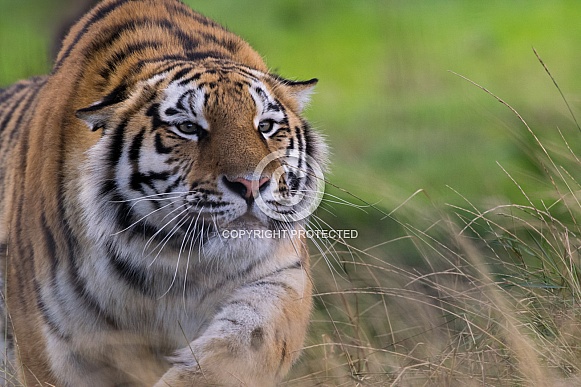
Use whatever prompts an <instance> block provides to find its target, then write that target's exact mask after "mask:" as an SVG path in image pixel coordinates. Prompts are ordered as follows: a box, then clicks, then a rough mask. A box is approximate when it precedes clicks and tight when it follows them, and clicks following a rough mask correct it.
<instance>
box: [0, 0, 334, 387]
mask: <svg viewBox="0 0 581 387" xmlns="http://www.w3.org/2000/svg"><path fill="white" fill-rule="evenodd" d="M314 83H315V81H314V80H311V81H307V82H292V81H289V80H286V79H283V78H281V77H279V76H277V75H274V74H270V73H269V71H268V68H267V67H266V65H265V64H264V62H263V61H262V59H261V58H260V56H259V55H258V54H257V53H256V52H255V51H254V50H253V49H252V48H251V47H250V46H249V45H248V44H247V43H246V42H244V41H243V40H242V39H241V38H239V37H238V36H236V35H234V34H232V33H230V32H228V31H226V30H224V29H223V28H222V27H220V26H219V25H217V24H216V23H215V22H213V21H211V20H209V19H207V18H205V17H204V16H202V15H199V14H197V13H195V12H193V11H191V10H190V9H189V8H187V7H186V6H185V5H183V4H182V3H180V2H178V1H176V0H162V1H153V0H105V1H103V2H101V3H100V4H99V5H98V6H97V7H95V8H94V9H93V10H92V11H90V12H89V13H88V14H87V15H86V16H84V17H83V18H82V19H81V20H80V21H79V22H78V23H77V24H76V25H75V26H73V28H72V29H71V31H70V32H69V34H68V35H67V37H66V38H65V40H64V42H63V46H62V49H61V51H60V53H59V55H58V57H57V59H56V62H55V65H54V68H53V71H52V72H51V74H50V75H48V76H46V77H39V78H34V79H31V80H28V81H21V82H19V83H17V84H15V85H13V86H11V87H9V88H7V89H5V90H3V91H2V92H1V93H0V161H1V163H0V181H1V182H2V183H3V184H2V187H3V195H2V202H1V203H0V245H1V246H4V248H3V249H0V250H2V258H3V260H4V261H3V262H2V265H1V267H2V269H1V270H3V271H5V272H4V273H3V274H4V276H3V277H4V280H5V284H4V289H5V292H4V298H5V300H6V308H7V310H6V314H7V318H6V321H7V322H8V325H7V326H6V327H5V332H6V335H5V336H6V337H7V338H8V339H9V340H8V343H6V345H7V346H8V352H9V356H8V358H7V359H5V361H6V363H7V364H8V366H9V372H10V373H14V374H15V375H16V378H17V379H18V381H19V382H20V383H23V384H26V385H45V384H46V383H50V384H54V385H62V386H85V385H86V386H109V385H111V386H113V385H119V384H124V385H136V386H141V385H153V384H155V383H158V384H156V385H168V384H169V385H172V386H180V385H183V386H186V385H187V386H189V385H203V384H219V385H239V384H247V385H256V386H261V385H272V384H274V383H276V382H277V381H278V380H280V379H281V378H282V377H283V376H284V375H285V374H286V372H287V371H288V369H289V367H290V365H291V364H292V363H293V362H294V360H295V359H296V358H297V356H298V353H299V351H300V348H301V345H302V341H303V338H304V335H305V331H306V326H307V322H308V317H309V313H310V308H311V300H310V294H311V284H310V278H309V262H308V253H307V250H306V246H305V243H304V238H301V237H297V236H296V235H297V234H296V233H295V232H296V231H298V230H303V229H304V227H305V222H306V215H305V216H303V215H302V213H304V212H305V210H307V209H309V208H308V206H306V207H305V205H304V203H298V202H296V201H293V200H286V201H282V202H281V201H280V200H279V196H280V197H285V198H286V199H289V198H290V199H292V198H293V197H294V196H297V195H298V194H299V193H304V192H315V191H317V190H318V188H317V182H316V181H315V180H314V178H313V176H315V175H316V174H315V173H313V171H312V170H311V166H310V165H309V160H311V159H314V160H317V162H320V163H324V161H325V146H324V143H323V142H322V140H321V139H320V138H319V136H318V135H317V134H316V133H315V132H313V131H312V129H310V127H309V125H308V123H307V122H306V121H305V120H304V119H303V118H302V117H301V116H300V114H301V110H302V108H303V107H304V105H305V104H306V102H307V100H308V94H309V93H310V90H311V89H312V87H313V85H314ZM272 154H277V155H279V156H278V157H277V158H276V159H275V160H274V161H273V162H272V163H267V164H266V165H264V166H262V167H261V168H262V169H260V170H259V171H258V172H257V170H258V168H259V167H260V166H261V165H262V161H263V160H264V159H268V158H269V157H270V155H272ZM278 170H283V171H284V172H283V174H282V175H280V173H278V172H277V171H278ZM277 195H278V196H277ZM259 199H260V200H259ZM261 203H262V204H261ZM289 203H290V204H289ZM261 206H266V209H265V207H261ZM233 230H236V231H239V230H242V231H244V230H245V231H261V232H269V233H268V235H272V234H273V233H274V234H275V235H277V236H276V237H274V238H272V237H269V238H259V239H255V238H254V239H245V240H244V239H232V238H231V239H228V238H224V235H226V234H225V232H230V231H233ZM281 231H285V232H288V233H287V234H284V235H283V236H282V237H281V236H280V235H281V234H280V232H281Z"/></svg>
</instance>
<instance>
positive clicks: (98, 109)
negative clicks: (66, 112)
mask: <svg viewBox="0 0 581 387" xmlns="http://www.w3.org/2000/svg"><path fill="white" fill-rule="evenodd" d="M124 100H125V85H121V86H118V87H117V88H115V90H113V91H112V92H111V93H109V94H108V95H107V96H105V97H104V98H103V99H101V100H99V101H97V102H95V103H93V104H91V105H90V106H88V107H86V108H83V109H79V110H77V111H76V113H75V115H76V116H77V118H80V119H81V120H83V121H85V123H86V124H87V125H88V126H89V128H90V129H91V130H92V131H93V132H94V131H95V130H98V129H102V128H104V127H105V125H106V124H107V122H108V121H109V120H110V119H111V117H112V116H113V113H115V108H116V105H117V104H118V103H120V102H123V101H124Z"/></svg>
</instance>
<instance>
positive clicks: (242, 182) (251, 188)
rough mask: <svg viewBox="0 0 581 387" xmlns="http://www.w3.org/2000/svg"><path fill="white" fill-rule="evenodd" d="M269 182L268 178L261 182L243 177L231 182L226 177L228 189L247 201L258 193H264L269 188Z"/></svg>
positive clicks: (262, 179) (225, 182)
mask: <svg viewBox="0 0 581 387" xmlns="http://www.w3.org/2000/svg"><path fill="white" fill-rule="evenodd" d="M269 181H270V178H268V177H263V178H261V179H260V180H248V179H245V178H243V177H238V178H236V179H232V180H230V179H228V178H227V177H224V184H226V187H228V188H229V189H230V190H231V191H233V192H235V193H237V194H238V195H240V196H242V198H244V199H246V200H247V201H248V200H250V199H251V198H253V197H254V196H256V195H257V194H258V192H262V191H263V190H264V189H265V188H266V187H267V186H268V182H269Z"/></svg>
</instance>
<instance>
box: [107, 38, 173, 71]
mask: <svg viewBox="0 0 581 387" xmlns="http://www.w3.org/2000/svg"><path fill="white" fill-rule="evenodd" d="M161 46H162V43H161V42H159V41H150V40H146V41H142V42H139V43H134V44H130V45H127V46H123V48H122V50H120V51H115V52H114V53H112V54H111V55H110V58H109V60H107V62H105V64H104V65H103V68H102V69H101V70H100V71H99V75H101V76H102V77H103V78H105V79H106V80H108V79H109V77H110V76H111V73H113V72H114V71H115V70H116V69H117V67H118V66H119V65H120V64H121V63H123V62H124V61H125V60H126V59H127V58H128V57H129V58H135V55H136V53H137V52H139V51H144V50H146V49H148V48H152V49H155V50H157V49H159V48H160V47H161Z"/></svg>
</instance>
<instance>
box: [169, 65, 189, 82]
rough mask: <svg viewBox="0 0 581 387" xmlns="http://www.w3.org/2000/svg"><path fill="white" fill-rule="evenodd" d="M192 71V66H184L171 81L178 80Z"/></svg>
mask: <svg viewBox="0 0 581 387" xmlns="http://www.w3.org/2000/svg"><path fill="white" fill-rule="evenodd" d="M190 71H192V68H191V67H190V66H188V67H184V68H183V69H181V70H180V71H178V72H177V73H175V74H174V75H173V76H172V77H171V81H170V82H175V81H177V80H178V79H180V78H182V77H183V76H184V75H186V74H187V73H189V72H190Z"/></svg>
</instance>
